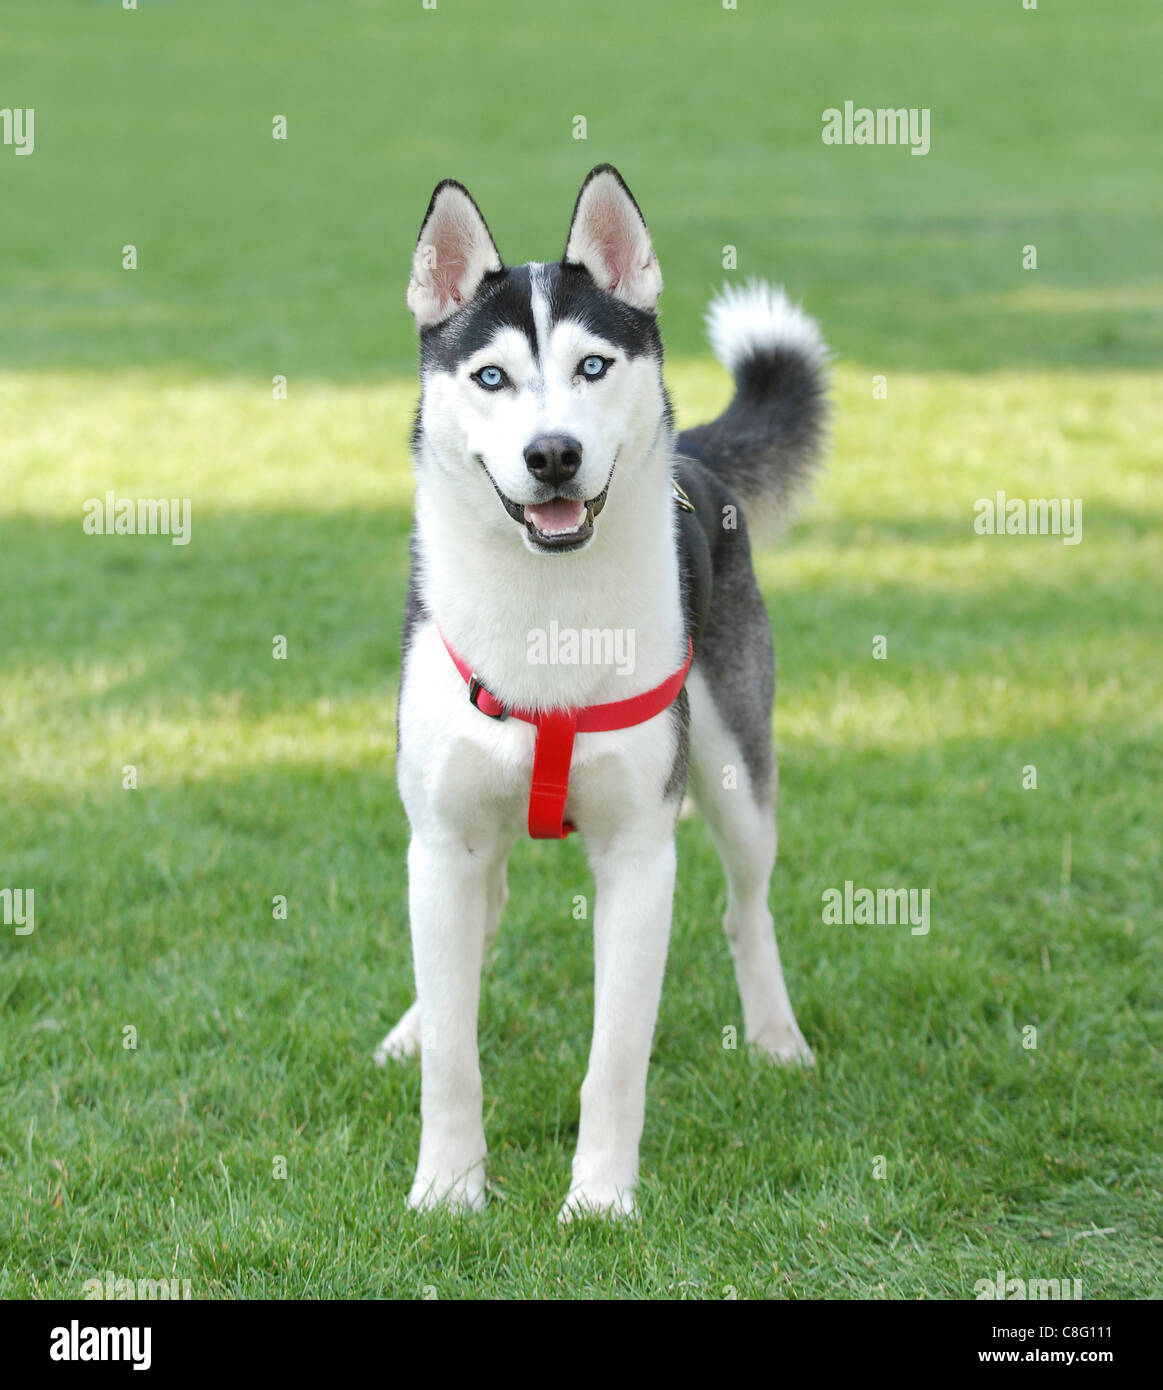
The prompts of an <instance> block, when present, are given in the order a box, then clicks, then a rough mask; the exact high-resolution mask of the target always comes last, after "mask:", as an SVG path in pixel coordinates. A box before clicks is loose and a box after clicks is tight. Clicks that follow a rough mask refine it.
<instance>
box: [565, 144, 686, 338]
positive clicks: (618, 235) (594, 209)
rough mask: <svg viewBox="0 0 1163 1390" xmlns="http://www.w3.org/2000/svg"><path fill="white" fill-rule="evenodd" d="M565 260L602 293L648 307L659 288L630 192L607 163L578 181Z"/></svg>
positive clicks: (646, 235)
mask: <svg viewBox="0 0 1163 1390" xmlns="http://www.w3.org/2000/svg"><path fill="white" fill-rule="evenodd" d="M565 260H566V261H567V262H572V263H573V264H575V265H583V266H585V268H586V269H587V270H588V271H589V273H590V274H591V275H592V276H593V277H594V279H595V280H596V281H597V283H598V285H599V286H600V287H601V288H602V289H603V290H605V291H606V292H607V293H609V294H612V295H615V296H616V297H617V298H618V299H624V300H625V301H626V303H627V304H633V305H634V307H635V308H636V309H646V310H648V311H650V312H651V313H653V312H654V308H655V306H656V305H657V303H658V296H659V295H660V294H661V293H662V271H661V270H659V268H658V257H657V256H656V255H655V254H654V247H653V245H652V244H651V241H650V233H649V232H648V231H647V230H646V222H645V219H644V218H643V216H642V213H641V212H640V211H639V210H638V204H637V203H636V202H635V201H634V195H633V194H632V193H631V192H630V190H629V189H628V188H627V187H626V185H625V183H624V182H623V181H622V175H621V174H619V173H618V171H617V169H615V168H614V167H613V165H611V164H599V165H598V167H597V168H596V169H593V170H591V172H590V175H589V177H588V178H587V179H586V181H585V183H583V184H582V189H581V192H580V193H579V194H578V195H577V203H576V204H575V206H574V210H573V221H572V222H571V223H570V227H569V237H568V239H567V241H566V243H565Z"/></svg>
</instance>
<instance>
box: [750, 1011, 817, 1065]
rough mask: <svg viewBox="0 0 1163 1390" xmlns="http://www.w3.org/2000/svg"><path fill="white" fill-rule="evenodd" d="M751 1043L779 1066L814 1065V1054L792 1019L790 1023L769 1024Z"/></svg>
mask: <svg viewBox="0 0 1163 1390" xmlns="http://www.w3.org/2000/svg"><path fill="white" fill-rule="evenodd" d="M751 1043H752V1045H753V1046H754V1047H755V1048H757V1049H758V1051H759V1052H761V1053H762V1054H763V1055H764V1056H765V1057H766V1058H768V1059H769V1060H770V1061H772V1062H774V1063H775V1064H776V1065H777V1066H781V1067H814V1066H815V1065H816V1056H815V1053H814V1052H813V1051H812V1049H811V1048H810V1047H809V1046H808V1045H807V1043H806V1042H805V1041H804V1035H803V1034H802V1033H801V1032H800V1030H799V1028H798V1027H797V1026H796V1024H795V1022H794V1021H793V1022H792V1023H790V1024H787V1023H783V1024H769V1025H768V1026H767V1027H766V1028H764V1029H763V1030H762V1031H761V1032H760V1033H759V1035H758V1036H757V1037H755V1038H752V1039H751Z"/></svg>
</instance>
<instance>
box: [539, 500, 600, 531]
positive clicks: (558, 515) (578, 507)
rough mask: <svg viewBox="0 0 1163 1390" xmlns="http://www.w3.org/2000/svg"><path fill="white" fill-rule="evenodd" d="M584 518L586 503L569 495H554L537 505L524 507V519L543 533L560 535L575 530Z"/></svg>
mask: <svg viewBox="0 0 1163 1390" xmlns="http://www.w3.org/2000/svg"><path fill="white" fill-rule="evenodd" d="M585 518H586V504H585V503H584V502H582V501H580V500H579V501H574V500H573V498H570V497H555V498H554V499H553V501H552V502H543V503H542V504H541V506H539V507H526V508H525V520H526V521H531V522H532V523H533V525H534V526H536V528H537V529H538V531H540V532H542V533H543V534H544V535H547V536H553V535H560V534H562V533H563V532H565V531H576V530H577V529H578V527H579V526H580V525H581V524H582V522H583V521H584V520H585Z"/></svg>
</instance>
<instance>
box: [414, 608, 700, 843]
mask: <svg viewBox="0 0 1163 1390" xmlns="http://www.w3.org/2000/svg"><path fill="white" fill-rule="evenodd" d="M440 640H441V641H442V642H443V643H444V645H445V647H447V648H448V655H449V656H450V657H452V663H453V665H454V666H455V667H456V669H457V670H458V671H459V672H460V677H461V680H463V681H465V682H466V683H467V684H468V701H469V704H470V705H475V706H476V708H477V709H479V710H480V712H481V713H482V714H487V715H488V716H489V718H490V719H508V718H509V716H510V715H511V716H512V717H513V718H514V719H523V720H524V721H525V723H526V724H534V725H536V726H537V743H536V745H535V747H534V750H533V783H532V785H531V787H530V788H529V834H530V835H531V836H532V838H533V839H534V840H564V839H565V837H566V836H567V835H568V834H569V833H570V831H571V830H573V829H574V828H575V827H574V826H573V825H572V824H571V823H570V822H569V821H567V820H566V819H565V798H566V796H567V795H568V794H569V766H570V763H571V761H572V760H573V739H574V735H575V734H600V733H606V732H608V731H609V730H611V729H629V728H631V727H633V725H635V724H645V722H646V721H647V720H648V719H653V718H654V716H655V715H656V714H661V713H662V711H663V710H664V709H666V708H667V707H668V706H669V705H671V704H673V702H674V701H675V699H677V697H678V692H679V691H680V690H681V689H682V687H683V682H684V681H685V680H686V677H687V672H688V671H689V670H690V668H691V661H692V660H693V659H694V654H695V644H694V642H693V641H692V640H691V639H690V638H689V637H688V638H687V654H686V660H685V661H684V662H683V664H682V665H681V666H680V667H679V669H678V670H677V671H676V672H675V673H674V675H672V676H667V678H666V680H664V681H663V682H662V684H661V685H656V686H655V687H654V689H653V690H647V691H644V692H643V693H642V694H641V695H632V696H631V697H630V699H628V700H612V701H610V703H609V704H605V705H585V706H583V707H582V708H581V709H549V710H541V711H538V710H527V709H509V708H508V707H507V706H506V705H504V704H502V703H501V701H500V700H498V699H497V697H496V696H495V695H493V694H492V692H491V691H488V690H486V689H485V687H484V686H483V685H482V684H481V681H480V677H479V676H478V675H477V674H476V672H475V671H474V670H473V669H472V667H471V666H470V665H469V664H468V662H467V661H464V660H462V658H461V657H459V656H457V654H456V653H455V652H454V651H453V650H452V648H451V647H450V646H449V644H448V639H447V638H446V637H445V636H444V633H443V632H442V633H441V634H440Z"/></svg>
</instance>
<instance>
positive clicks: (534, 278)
mask: <svg viewBox="0 0 1163 1390" xmlns="http://www.w3.org/2000/svg"><path fill="white" fill-rule="evenodd" d="M529 309H530V312H531V313H532V315H533V331H534V332H535V333H536V334H537V358H538V361H539V362H540V363H541V364H542V370H543V371H544V367H545V363H546V361H547V358H546V353H547V352H548V350H549V330H550V322H549V285H548V283H547V282H546V276H545V266H544V264H543V263H542V262H541V261H530V262H529Z"/></svg>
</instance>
